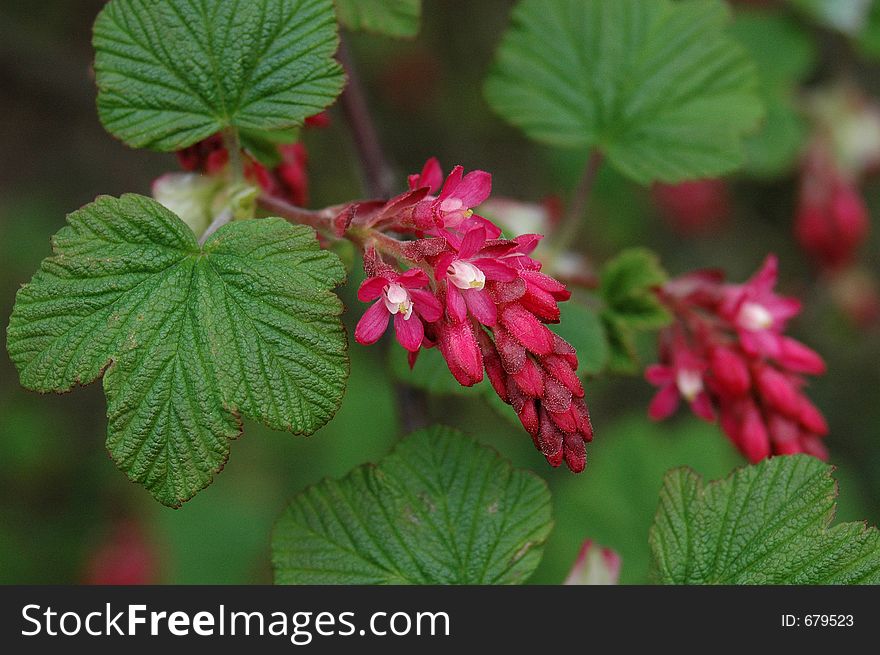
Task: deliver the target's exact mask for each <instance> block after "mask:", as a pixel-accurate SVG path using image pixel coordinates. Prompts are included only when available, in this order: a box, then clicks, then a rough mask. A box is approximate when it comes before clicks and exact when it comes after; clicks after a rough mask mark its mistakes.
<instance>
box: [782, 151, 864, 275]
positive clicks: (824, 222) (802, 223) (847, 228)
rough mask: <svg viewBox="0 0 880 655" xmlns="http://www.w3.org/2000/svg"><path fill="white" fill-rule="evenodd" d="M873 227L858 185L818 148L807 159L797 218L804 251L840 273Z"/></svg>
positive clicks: (798, 231) (817, 261) (799, 236)
mask: <svg viewBox="0 0 880 655" xmlns="http://www.w3.org/2000/svg"><path fill="white" fill-rule="evenodd" d="M820 145H821V144H820ZM869 226H870V223H869V220H868V208H867V207H866V206H865V201H864V200H863V199H862V196H861V194H860V193H859V189H858V187H857V186H856V183H855V182H854V181H853V180H852V179H850V177H849V176H847V175H845V174H844V173H843V172H842V171H840V170H838V169H837V167H836V166H834V165H833V163H832V158H831V157H830V155H828V154H827V153H826V152H825V150H824V149H823V148H822V147H815V146H814V147H813V148H812V149H811V151H810V153H809V154H808V155H807V157H806V158H805V164H804V168H803V172H802V175H801V185H800V196H799V200H798V209H797V215H796V216H795V225H794V228H795V236H796V237H797V240H798V242H799V243H800V245H801V247H802V248H803V249H804V251H806V253H807V254H808V255H810V257H811V258H812V259H813V260H814V261H815V262H816V263H817V264H818V265H819V266H821V267H822V268H824V269H827V270H838V269H840V268H842V267H844V266H846V265H847V264H849V263H851V262H852V260H853V258H854V257H855V255H856V252H857V251H858V249H859V247H860V246H861V245H862V243H864V241H865V239H866V238H867V236H868V228H869Z"/></svg>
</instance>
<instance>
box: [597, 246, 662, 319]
mask: <svg viewBox="0 0 880 655" xmlns="http://www.w3.org/2000/svg"><path fill="white" fill-rule="evenodd" d="M666 279H667V275H666V272H665V271H664V270H663V267H662V266H661V265H660V260H659V259H658V258H657V255H656V254H655V253H653V252H651V251H650V250H647V249H645V248H630V249H629V250H624V251H623V252H621V253H620V254H619V255H617V257H615V258H614V259H612V260H611V261H610V262H608V263H607V264H606V265H605V268H604V269H603V270H602V279H601V284H600V288H599V291H600V293H601V295H602V298H603V299H604V300H605V303H606V305H607V308H606V310H605V311H606V313H608V314H611V315H612V319H613V321H615V322H618V323H620V324H622V325H623V326H624V327H631V328H634V329H639V330H650V329H656V328H660V327H663V326H664V325H666V324H668V323H669V321H670V316H669V313H668V312H667V311H666V309H665V308H664V307H663V305H662V304H661V303H660V301H659V300H658V299H657V296H656V295H655V293H654V291H655V289H656V288H657V287H659V286H661V285H662V284H663V283H664V282H666Z"/></svg>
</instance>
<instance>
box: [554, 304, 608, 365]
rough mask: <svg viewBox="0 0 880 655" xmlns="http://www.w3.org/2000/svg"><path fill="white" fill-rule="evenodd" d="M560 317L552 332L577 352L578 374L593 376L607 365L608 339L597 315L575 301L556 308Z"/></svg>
mask: <svg viewBox="0 0 880 655" xmlns="http://www.w3.org/2000/svg"><path fill="white" fill-rule="evenodd" d="M559 310H560V312H561V314H562V317H561V319H560V321H559V325H554V326H553V331H554V332H556V333H557V334H558V335H559V336H560V337H562V338H563V339H565V340H566V341H568V342H569V343H570V344H571V345H572V346H574V347H575V350H577V356H578V364H579V366H578V374H579V375H581V376H584V375H595V374H597V373H599V372H601V371H602V369H604V368H605V365H606V364H607V363H608V357H609V351H608V338H607V337H606V336H605V329H604V328H603V327H602V321H601V319H600V318H599V315H598V314H597V313H596V312H595V311H593V310H592V309H590V308H589V307H587V306H586V305H585V304H583V303H581V302H578V301H577V300H574V299H572V300H570V301H569V302H565V303H562V304H560V305H559Z"/></svg>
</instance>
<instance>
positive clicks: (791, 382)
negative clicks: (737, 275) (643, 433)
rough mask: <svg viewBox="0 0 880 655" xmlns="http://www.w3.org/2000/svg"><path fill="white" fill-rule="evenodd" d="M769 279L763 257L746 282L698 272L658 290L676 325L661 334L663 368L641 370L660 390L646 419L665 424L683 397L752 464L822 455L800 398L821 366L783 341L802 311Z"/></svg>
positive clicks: (772, 273)
mask: <svg viewBox="0 0 880 655" xmlns="http://www.w3.org/2000/svg"><path fill="white" fill-rule="evenodd" d="M776 279H777V260H776V257H775V256H773V255H770V256H768V257H767V259H766V261H765V262H764V265H763V266H762V268H761V269H760V270H759V271H758V272H757V273H756V274H755V275H754V276H753V277H752V278H751V279H750V280H749V281H748V282H746V283H745V284H728V283H725V282H724V281H723V279H722V278H721V276H720V275H719V274H716V273H713V272H699V273H694V274H691V275H686V276H684V277H681V278H678V279H676V280H672V281H671V282H669V283H667V284H666V285H665V286H664V287H663V289H662V290H661V291H660V297H661V298H662V300H663V301H664V303H665V304H666V305H667V306H668V307H669V309H670V311H671V312H672V313H673V315H674V317H675V321H674V323H673V325H672V326H670V327H669V328H666V329H665V330H664V331H663V332H661V335H660V340H661V343H660V359H661V362H660V363H659V364H655V365H653V366H650V367H648V369H647V370H646V372H645V377H646V378H647V380H648V381H649V382H651V383H652V384H654V385H656V386H658V387H659V390H658V392H657V394H656V395H655V396H654V399H653V401H652V402H651V405H650V408H649V415H650V416H651V418H653V419H655V420H662V419H664V418H667V417H668V416H670V415H671V414H672V413H673V412H674V411H675V410H676V408H677V407H678V405H679V404H680V402H681V400H682V399H684V400H685V401H686V402H687V403H689V405H690V407H691V409H692V411H693V412H694V413H695V414H696V415H697V416H700V417H701V418H704V419H706V420H709V421H713V420H715V419H716V418H717V419H718V421H719V423H720V425H721V428H722V430H724V432H725V433H726V434H727V436H728V437H729V438H730V439H731V441H732V442H733V443H734V445H735V446H736V447H737V448H738V449H739V450H740V451H741V452H742V453H743V454H744V455H745V456H746V457H747V458H748V459H749V460H750V461H752V462H757V461H759V460H761V459H763V458H764V457H768V456H770V455H774V454H791V453H808V454H811V455H815V456H816V457H820V458H823V459H824V458H825V457H826V455H827V452H826V450H825V446H824V444H823V443H822V437H824V436H825V434H826V433H827V432H828V426H827V424H826V422H825V419H824V417H823V416H822V414H821V413H820V412H819V410H818V409H816V407H815V406H814V405H813V404H812V403H811V402H810V401H809V399H808V398H807V397H806V395H804V393H803V387H804V385H805V378H804V376H805V375H818V374H821V373H823V372H824V371H825V364H824V362H823V361H822V358H821V357H820V356H819V355H818V354H817V353H815V352H814V351H813V350H811V349H809V348H808V347H807V346H805V345H803V344H802V343H800V342H799V341H796V340H795V339H793V338H791V337H788V336H786V335H785V334H784V331H785V328H786V325H787V323H788V321H789V320H790V319H791V318H792V317H794V316H795V315H797V314H798V313H799V312H800V308H801V307H800V303H799V302H798V301H797V300H796V299H794V298H787V297H784V296H779V295H777V294H776V293H775V292H774V290H773V289H774V287H775V285H776Z"/></svg>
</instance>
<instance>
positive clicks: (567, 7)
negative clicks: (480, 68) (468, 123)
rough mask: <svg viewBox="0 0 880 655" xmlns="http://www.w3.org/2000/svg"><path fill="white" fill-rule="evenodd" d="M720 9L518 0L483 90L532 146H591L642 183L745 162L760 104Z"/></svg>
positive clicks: (694, 4) (705, 4)
mask: <svg viewBox="0 0 880 655" xmlns="http://www.w3.org/2000/svg"><path fill="white" fill-rule="evenodd" d="M728 19H729V11H728V10H727V7H726V5H725V4H724V3H723V2H721V1H720V0H699V1H697V0H688V1H685V2H671V1H670V0H520V2H519V3H518V4H517V6H516V8H515V9H514V11H513V16H512V25H511V27H510V29H509V30H508V31H507V33H506V34H505V36H504V38H503V40H502V42H501V45H500V47H499V49H498V53H497V57H496V60H495V63H494V65H493V68H492V70H491V73H490V75H489V78H488V80H487V82H486V89H485V91H486V97H487V99H488V101H489V104H490V105H491V106H492V107H493V108H494V109H495V111H496V112H498V114H499V115H501V116H502V117H503V118H505V119H506V120H508V121H509V122H510V123H512V124H513V125H516V126H517V127H520V128H521V129H522V130H523V131H525V133H526V134H527V135H528V136H530V137H531V138H533V139H536V140H538V141H541V142H544V143H548V144H550V145H555V146H559V147H567V148H581V149H583V150H587V149H590V148H594V147H595V148H598V149H599V150H600V151H602V152H603V153H604V154H605V155H606V156H607V158H608V160H609V161H610V162H611V163H612V164H613V165H614V166H615V167H616V168H618V169H619V170H620V171H621V172H623V173H625V174H626V175H628V176H629V177H631V178H633V179H634V180H636V181H638V182H641V183H648V182H651V181H654V180H661V181H664V182H679V181H681V180H684V179H691V178H702V177H716V176H718V175H721V174H722V173H727V172H729V171H732V170H734V169H735V168H737V167H738V166H740V165H741V164H742V163H743V147H742V137H743V135H744V134H745V133H747V132H748V131H750V130H752V129H754V128H755V127H756V126H757V123H758V120H759V119H760V117H761V114H762V106H761V102H760V100H759V98H758V96H757V95H756V93H755V90H756V88H757V78H756V75H755V68H754V65H753V64H752V62H751V61H750V60H749V58H748V57H747V56H746V55H745V53H744V52H743V50H742V48H741V47H740V46H739V45H737V44H736V43H735V42H734V41H733V40H732V39H731V38H730V37H729V36H727V35H726V34H725V31H724V28H725V24H726V23H727V22H728Z"/></svg>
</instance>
